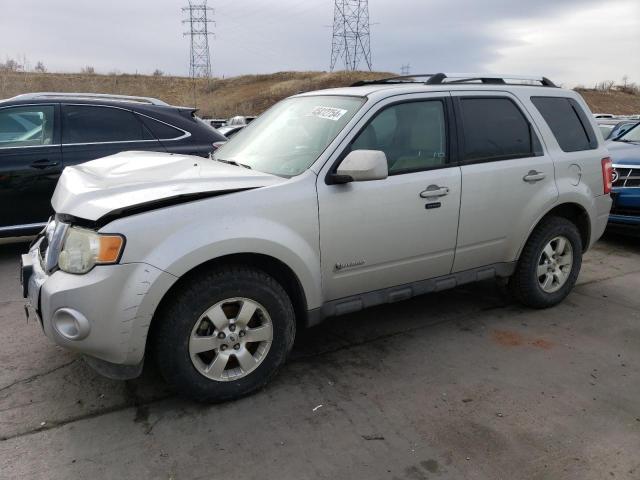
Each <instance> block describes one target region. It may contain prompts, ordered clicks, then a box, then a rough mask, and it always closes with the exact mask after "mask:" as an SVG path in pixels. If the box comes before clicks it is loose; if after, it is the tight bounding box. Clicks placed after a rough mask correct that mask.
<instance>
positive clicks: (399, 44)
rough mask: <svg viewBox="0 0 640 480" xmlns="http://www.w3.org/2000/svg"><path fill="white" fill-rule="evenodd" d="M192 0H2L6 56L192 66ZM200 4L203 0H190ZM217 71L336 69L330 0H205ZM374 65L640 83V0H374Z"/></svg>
mask: <svg viewBox="0 0 640 480" xmlns="http://www.w3.org/2000/svg"><path fill="white" fill-rule="evenodd" d="M187 3H188V2H187V0H126V1H125V0H109V1H97V0H91V1H86V0H55V1H52V0H20V1H12V2H10V1H8V0H4V1H2V15H1V16H0V61H3V60H4V59H5V58H6V57H14V58H15V57H18V56H19V57H22V56H23V55H24V56H26V58H27V59H28V60H29V61H30V63H31V64H32V66H33V65H34V64H35V63H36V62H37V61H42V62H43V63H44V64H45V65H46V67H47V68H48V69H49V70H51V71H64V72H66V71H78V70H79V69H80V68H81V67H83V66H86V65H91V66H93V67H95V69H96V71H97V72H99V73H108V72H111V71H118V72H127V73H129V72H131V73H133V72H136V71H138V72H140V73H151V72H153V70H155V69H156V68H159V69H161V70H163V71H164V72H165V73H170V74H176V75H186V74H188V71H189V43H188V39H187V38H186V37H184V36H183V34H182V33H183V30H184V28H183V25H182V24H181V20H182V18H183V16H182V12H181V7H182V6H183V5H184V4H187ZM194 3H195V2H194ZM208 3H209V5H210V6H211V7H213V8H214V9H215V14H214V18H215V20H216V25H215V26H214V31H215V34H216V36H215V38H212V39H211V52H212V65H213V74H214V75H215V76H223V75H224V76H232V75H238V74H244V73H266V72H275V71H281V70H328V69H329V61H330V49H331V28H330V25H331V23H332V21H333V1H332V0H304V1H302V0H297V1H296V0H209V2H208ZM369 11H370V17H371V18H370V19H371V22H372V24H373V25H372V27H371V30H372V33H371V51H372V57H373V68H374V70H378V71H392V72H399V71H400V68H401V65H403V64H407V63H409V64H411V72H412V73H421V72H422V73H428V72H433V71H451V72H476V71H490V72H503V73H505V72H506V73H522V74H544V75H546V76H548V77H550V78H552V79H554V80H556V81H557V82H561V83H564V84H566V85H571V86H573V85H576V84H583V85H587V86H590V85H593V84H594V83H595V82H596V81H599V80H607V79H610V80H617V81H619V80H620V79H621V78H622V76H623V75H625V74H626V75H628V76H629V78H630V79H631V80H634V81H636V82H639V83H640V0H527V1H521V0H370V1H369Z"/></svg>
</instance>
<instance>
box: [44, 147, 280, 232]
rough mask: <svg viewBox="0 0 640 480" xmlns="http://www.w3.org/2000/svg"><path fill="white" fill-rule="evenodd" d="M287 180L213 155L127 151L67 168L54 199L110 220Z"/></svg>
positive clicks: (61, 209) (65, 210) (78, 212)
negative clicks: (213, 157)
mask: <svg viewBox="0 0 640 480" xmlns="http://www.w3.org/2000/svg"><path fill="white" fill-rule="evenodd" d="M283 181H286V179H284V178H281V177H277V176H275V175H270V174H268V173H263V172H257V171H254V170H249V169H248V168H244V167H237V166H235V165H228V164H224V163H221V162H216V161H214V160H211V159H207V158H201V157H192V156H187V155H174V154H168V153H157V152H122V153H118V154H116V155H111V156H109V157H104V158H101V159H98V160H94V161H91V162H87V163H83V164H81V165H77V166H73V167H67V168H65V169H64V171H63V172H62V175H61V176H60V180H59V181H58V185H57V186H56V190H55V192H54V193H53V198H52V200H51V204H52V206H53V208H54V210H55V211H56V213H58V214H65V215H71V216H73V217H77V218H80V219H84V220H90V221H94V222H98V221H102V223H106V220H107V219H108V220H109V221H110V220H112V219H114V218H117V217H120V216H126V215H131V214H134V213H139V212H142V211H145V210H153V209H156V208H161V207H163V206H168V205H175V204H177V203H184V202H188V201H192V200H197V199H200V198H205V197H212V196H216V195H222V194H225V193H232V192H236V191H239V190H248V189H252V188H259V187H266V186H268V185H274V184H277V183H281V182H283Z"/></svg>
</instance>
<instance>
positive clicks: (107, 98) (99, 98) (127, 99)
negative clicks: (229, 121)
mask: <svg viewBox="0 0 640 480" xmlns="http://www.w3.org/2000/svg"><path fill="white" fill-rule="evenodd" d="M48 102H73V103H76V104H98V105H107V106H113V107H123V106H126V107H128V108H133V109H136V110H140V111H145V110H149V111H154V110H155V111H157V110H158V109H165V108H166V109H178V110H188V111H190V112H193V111H195V110H196V109H195V108H192V107H177V106H174V105H169V104H168V103H166V102H163V101H162V100H159V99H157V98H152V97H138V96H132V95H112V94H104V93H65V92H36V93H25V94H22V95H17V96H15V97H12V98H7V99H4V100H0V106H2V105H5V104H11V105H24V104H34V103H48Z"/></svg>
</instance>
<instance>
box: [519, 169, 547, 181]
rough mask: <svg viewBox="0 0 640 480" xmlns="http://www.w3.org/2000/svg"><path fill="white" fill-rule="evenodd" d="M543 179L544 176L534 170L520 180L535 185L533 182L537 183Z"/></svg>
mask: <svg viewBox="0 0 640 480" xmlns="http://www.w3.org/2000/svg"><path fill="white" fill-rule="evenodd" d="M545 177H546V175H545V174H544V173H543V172H538V171H536V170H529V173H527V174H526V175H525V176H524V177H522V180H524V181H525V182H527V183H535V182H539V181H540V180H544V178H545Z"/></svg>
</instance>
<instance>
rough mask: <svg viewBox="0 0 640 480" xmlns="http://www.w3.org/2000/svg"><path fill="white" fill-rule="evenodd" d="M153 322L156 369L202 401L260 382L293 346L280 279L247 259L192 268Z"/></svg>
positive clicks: (234, 395) (230, 395)
mask: <svg viewBox="0 0 640 480" xmlns="http://www.w3.org/2000/svg"><path fill="white" fill-rule="evenodd" d="M243 312H245V313H243ZM156 321H157V322H158V325H157V328H156V330H155V332H154V338H153V342H154V347H155V348H154V350H153V351H154V352H155V357H156V363H157V365H158V368H159V370H160V372H161V374H162V376H163V377H164V378H165V380H166V381H167V383H168V384H169V385H170V386H171V387H172V388H173V389H174V390H176V392H178V393H179V394H181V395H185V396H187V397H190V398H192V399H194V400H196V401H201V402H222V401H225V400H232V399H236V398H239V397H242V396H244V395H247V394H249V393H252V392H254V391H256V390H258V389H260V388H262V387H263V386H264V385H266V384H267V382H268V381H269V380H270V379H271V378H272V377H273V376H274V375H275V374H276V373H277V371H278V370H279V368H280V367H281V366H282V365H283V364H284V362H285V360H286V358H287V355H288V354H289V352H290V351H291V347H292V346H293V341H294V338H295V327H296V322H295V314H294V311H293V306H292V304H291V300H290V299H289V296H288V295H287V293H286V292H285V290H284V289H283V288H282V286H281V285H280V284H279V283H278V282H277V281H276V280H274V279H273V278H272V277H271V276H269V275H268V274H266V273H265V272H263V271H261V270H256V269H253V268H249V267H245V266H228V267H223V268H221V269H219V270H215V271H210V272H202V273H199V274H197V275H195V276H194V277H192V278H191V279H190V280H189V282H188V283H187V284H185V285H183V286H181V288H180V289H179V290H178V291H177V292H176V293H175V298H174V299H173V300H172V302H171V303H170V304H169V305H168V306H167V307H166V308H165V309H164V310H163V311H162V312H161V313H160V316H159V318H157V319H156Z"/></svg>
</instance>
